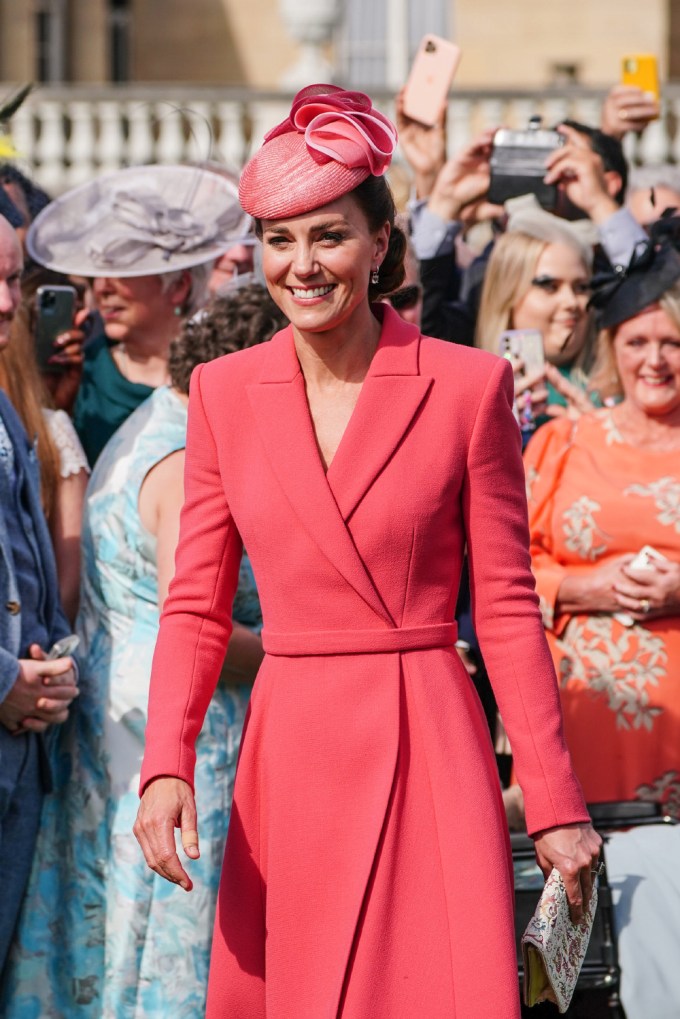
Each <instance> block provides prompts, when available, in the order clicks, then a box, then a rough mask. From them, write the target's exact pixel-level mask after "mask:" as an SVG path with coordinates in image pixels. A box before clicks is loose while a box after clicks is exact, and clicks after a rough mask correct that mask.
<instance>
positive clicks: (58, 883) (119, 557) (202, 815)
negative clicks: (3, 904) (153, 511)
mask: <svg viewBox="0 0 680 1019" xmlns="http://www.w3.org/2000/svg"><path fill="white" fill-rule="evenodd" d="M186 420H187V413H186V408H185V406H184V404H183V403H182V402H181V401H180V400H179V399H178V398H177V397H176V396H175V394H174V393H173V392H172V391H171V390H170V389H168V388H166V387H163V388H161V389H158V390H156V391H155V392H154V393H153V395H152V396H151V397H150V398H149V399H148V400H147V401H145V403H143V404H142V405H141V406H140V407H139V408H138V410H136V411H135V412H134V413H133V414H132V415H131V416H130V418H128V420H127V421H126V422H125V424H124V425H123V426H122V427H121V428H120V429H119V430H118V431H117V432H116V434H115V435H114V436H113V438H112V439H111V441H110V442H109V443H108V445H107V446H106V448H105V450H104V452H103V453H102V455H101V457H100V459H99V460H98V461H97V465H96V467H95V470H94V473H93V475H92V479H91V481H90V485H89V488H88V493H87V505H86V514H85V520H84V525H83V590H82V603H81V604H82V607H81V612H80V616H79V620H78V632H79V634H80V637H81V640H82V647H81V650H82V656H81V658H80V663H81V681H80V687H81V696H80V698H79V701H78V703H77V709H78V710H77V711H74V712H73V713H72V716H71V719H70V720H69V722H68V723H67V724H66V726H64V727H63V728H62V730H61V732H60V734H59V736H60V739H59V743H58V748H57V752H56V761H55V770H56V789H55V792H54V794H53V795H52V796H49V797H47V798H46V801H45V810H44V815H43V819H42V825H41V835H40V839H39V845H38V850H37V853H36V858H35V863H34V867H33V874H32V877H31V883H30V886H29V891H28V894H27V899H26V903H25V906H24V909H23V912H22V918H21V921H20V927H19V933H18V938H17V942H16V945H15V947H14V949H13V953H12V956H11V960H10V965H9V970H8V972H7V974H6V979H5V981H4V997H3V998H2V999H0V1015H2V1016H3V1017H4V1019H99V1017H106V1019H202V1017H203V1015H204V1012H205V993H206V988H207V982H208V963H209V955H210V943H211V938H212V926H213V918H214V911H215V902H216V897H217V888H218V884H219V873H220V867H221V863H222V855H223V850H224V842H225V839H226V834H227V825H228V820H229V810H230V806H231V797H232V786H233V780H234V773H235V769H236V758H237V753H238V748H239V742H240V736H241V728H242V725H243V720H244V717H245V711H246V708H247V704H248V698H249V693H250V687H249V686H245V685H244V686H242V687H233V686H229V687H227V686H222V685H220V686H219V687H218V689H217V692H216V693H215V696H214V697H213V700H212V702H211V705H210V708H209V709H208V713H207V716H206V720H205V725H204V727H203V730H202V732H201V735H200V737H199V739H198V743H197V746H196V750H197V767H196V803H197V808H198V817H199V829H200V839H201V858H200V860H198V861H196V862H191V861H189V862H188V863H187V867H188V870H189V871H190V874H191V877H192V880H193V882H194V890H193V891H192V892H191V893H189V894H187V893H186V892H184V891H182V889H181V888H179V887H178V886H176V885H172V884H169V883H168V882H166V881H164V880H163V879H162V878H159V877H157V876H156V875H155V874H153V873H152V872H151V871H150V870H149V869H148V868H147V866H146V864H145V862H144V858H143V856H142V852H141V850H140V848H139V846H138V845H137V842H136V840H135V838H134V836H133V835H132V825H133V822H134V819H135V816H136V812H137V806H138V796H137V785H138V780H139V770H140V766H141V760H142V753H143V748H144V728H145V725H146V703H147V695H148V685H149V676H150V672H151V658H152V654H153V649H154V643H155V638H156V632H157V629H158V616H159V612H158V584H157V574H156V555H155V539H154V537H153V536H152V535H151V534H150V533H149V532H147V531H146V530H145V528H144V527H143V526H142V524H141V521H140V518H139V512H138V496H139V490H140V488H141V485H142V482H143V480H144V478H145V476H146V475H147V473H148V472H149V470H150V469H151V468H152V467H153V466H154V465H155V464H157V463H159V462H160V461H161V460H163V459H164V458H165V457H167V456H169V455H170V454H171V453H173V452H175V451H176V450H179V449H183V448H184V445H185V436H186ZM233 612H234V617H235V618H236V619H237V620H238V621H239V622H241V623H243V624H244V625H246V626H249V627H250V628H252V629H253V630H256V631H257V632H259V629H260V627H261V614H260V607H259V601H258V598H257V591H256V589H255V582H254V579H253V575H252V570H251V568H250V564H249V562H248V559H247V557H246V556H245V555H244V558H243V562H242V565H241V575H240V580H239V587H238V592H237V595H236V600H235V603H234V610H233Z"/></svg>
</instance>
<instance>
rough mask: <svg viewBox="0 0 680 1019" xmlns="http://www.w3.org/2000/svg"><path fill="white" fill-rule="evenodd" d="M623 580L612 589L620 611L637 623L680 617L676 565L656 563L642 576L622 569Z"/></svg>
mask: <svg viewBox="0 0 680 1019" xmlns="http://www.w3.org/2000/svg"><path fill="white" fill-rule="evenodd" d="M621 572H622V573H623V574H624V577H625V580H624V581H619V583H617V584H615V585H614V593H615V595H616V599H617V601H618V602H619V604H620V606H621V608H622V609H625V611H626V612H628V613H629V614H630V615H631V616H632V617H633V619H635V620H636V621H637V622H643V621H644V620H645V619H655V618H657V617H658V616H674V615H678V614H680V563H675V562H673V561H672V560H671V559H666V560H658V561H655V562H654V565H653V567H652V568H650V569H647V570H645V571H644V572H642V571H639V570H635V569H631V568H630V567H629V566H624V567H623V568H622V571H621Z"/></svg>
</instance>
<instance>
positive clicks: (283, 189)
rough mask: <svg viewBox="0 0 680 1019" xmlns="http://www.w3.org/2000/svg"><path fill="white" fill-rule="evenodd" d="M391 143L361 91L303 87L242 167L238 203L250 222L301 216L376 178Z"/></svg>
mask: <svg viewBox="0 0 680 1019" xmlns="http://www.w3.org/2000/svg"><path fill="white" fill-rule="evenodd" d="M396 144H397V130H396V128H395V127H394V125H393V124H392V123H391V121H389V120H388V119H387V117H385V116H383V114H382V113H379V112H378V111H377V110H375V109H374V108H373V104H372V103H371V100H370V99H369V97H368V96H367V95H365V94H364V93H363V92H348V91H346V90H345V89H341V88H337V87H336V86H335V85H309V86H308V87H307V88H304V89H302V91H301V92H298V94H297V95H296V96H295V99H294V100H293V105H292V107H291V111H290V114H289V115H288V117H287V118H286V119H285V120H284V121H283V123H281V124H279V125H278V126H277V127H275V128H272V130H271V131H269V132H268V134H266V135H265V139H264V142H263V144H262V147H261V148H260V149H259V151H258V152H257V153H256V154H255V155H254V156H253V158H252V159H251V160H250V162H249V163H247V165H246V167H245V169H244V171H243V173H242V174H241V180H240V183H239V200H240V202H241V205H242V206H243V208H244V209H245V210H246V212H249V213H250V215H251V216H254V217H255V218H256V219H282V218H284V217H288V216H299V215H300V214H301V213H303V212H310V211H311V210H312V209H318V208H319V207H320V206H322V205H327V204H328V203H329V202H333V201H335V200H336V198H341V197H342V195H346V194H347V193H348V192H349V191H352V190H353V189H354V188H355V187H357V186H358V185H359V184H361V183H362V182H363V181H365V180H366V178H367V177H370V176H371V175H374V176H376V177H380V176H382V175H383V174H384V173H385V170H386V169H387V167H388V166H389V165H390V161H391V159H392V154H393V152H394V150H395V148H396Z"/></svg>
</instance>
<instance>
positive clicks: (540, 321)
mask: <svg viewBox="0 0 680 1019" xmlns="http://www.w3.org/2000/svg"><path fill="white" fill-rule="evenodd" d="M589 278H590V277H589V273H588V269H587V267H586V266H585V264H584V263H583V261H582V260H581V257H580V255H579V254H578V252H577V250H576V249H575V248H572V247H571V246H570V245H568V244H560V243H555V244H546V246H545V247H544V249H543V251H542V252H541V254H540V255H539V257H538V260H537V262H536V269H535V271H534V277H533V280H532V283H531V285H530V287H529V289H528V291H527V292H526V294H524V295H523V297H522V298H521V299H520V300H519V301H518V302H517V304H516V305H515V306H514V307H513V309H512V327H513V329H539V330H540V331H541V333H542V334H543V348H544V350H545V356H546V358H547V360H548V361H550V362H551V363H552V364H556V365H562V364H569V363H570V362H571V361H573V359H574V358H575V357H576V356H577V355H578V354H579V353H580V351H581V348H582V347H583V344H584V342H585V336H586V321H587V319H586V305H587V303H588V296H589V288H588V282H589Z"/></svg>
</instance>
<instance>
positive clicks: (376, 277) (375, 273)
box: [371, 265, 380, 286]
mask: <svg viewBox="0 0 680 1019" xmlns="http://www.w3.org/2000/svg"><path fill="white" fill-rule="evenodd" d="M379 282H380V266H379V265H376V267H375V269H374V270H373V272H372V273H371V283H372V284H373V286H375V285H376V283H379Z"/></svg>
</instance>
